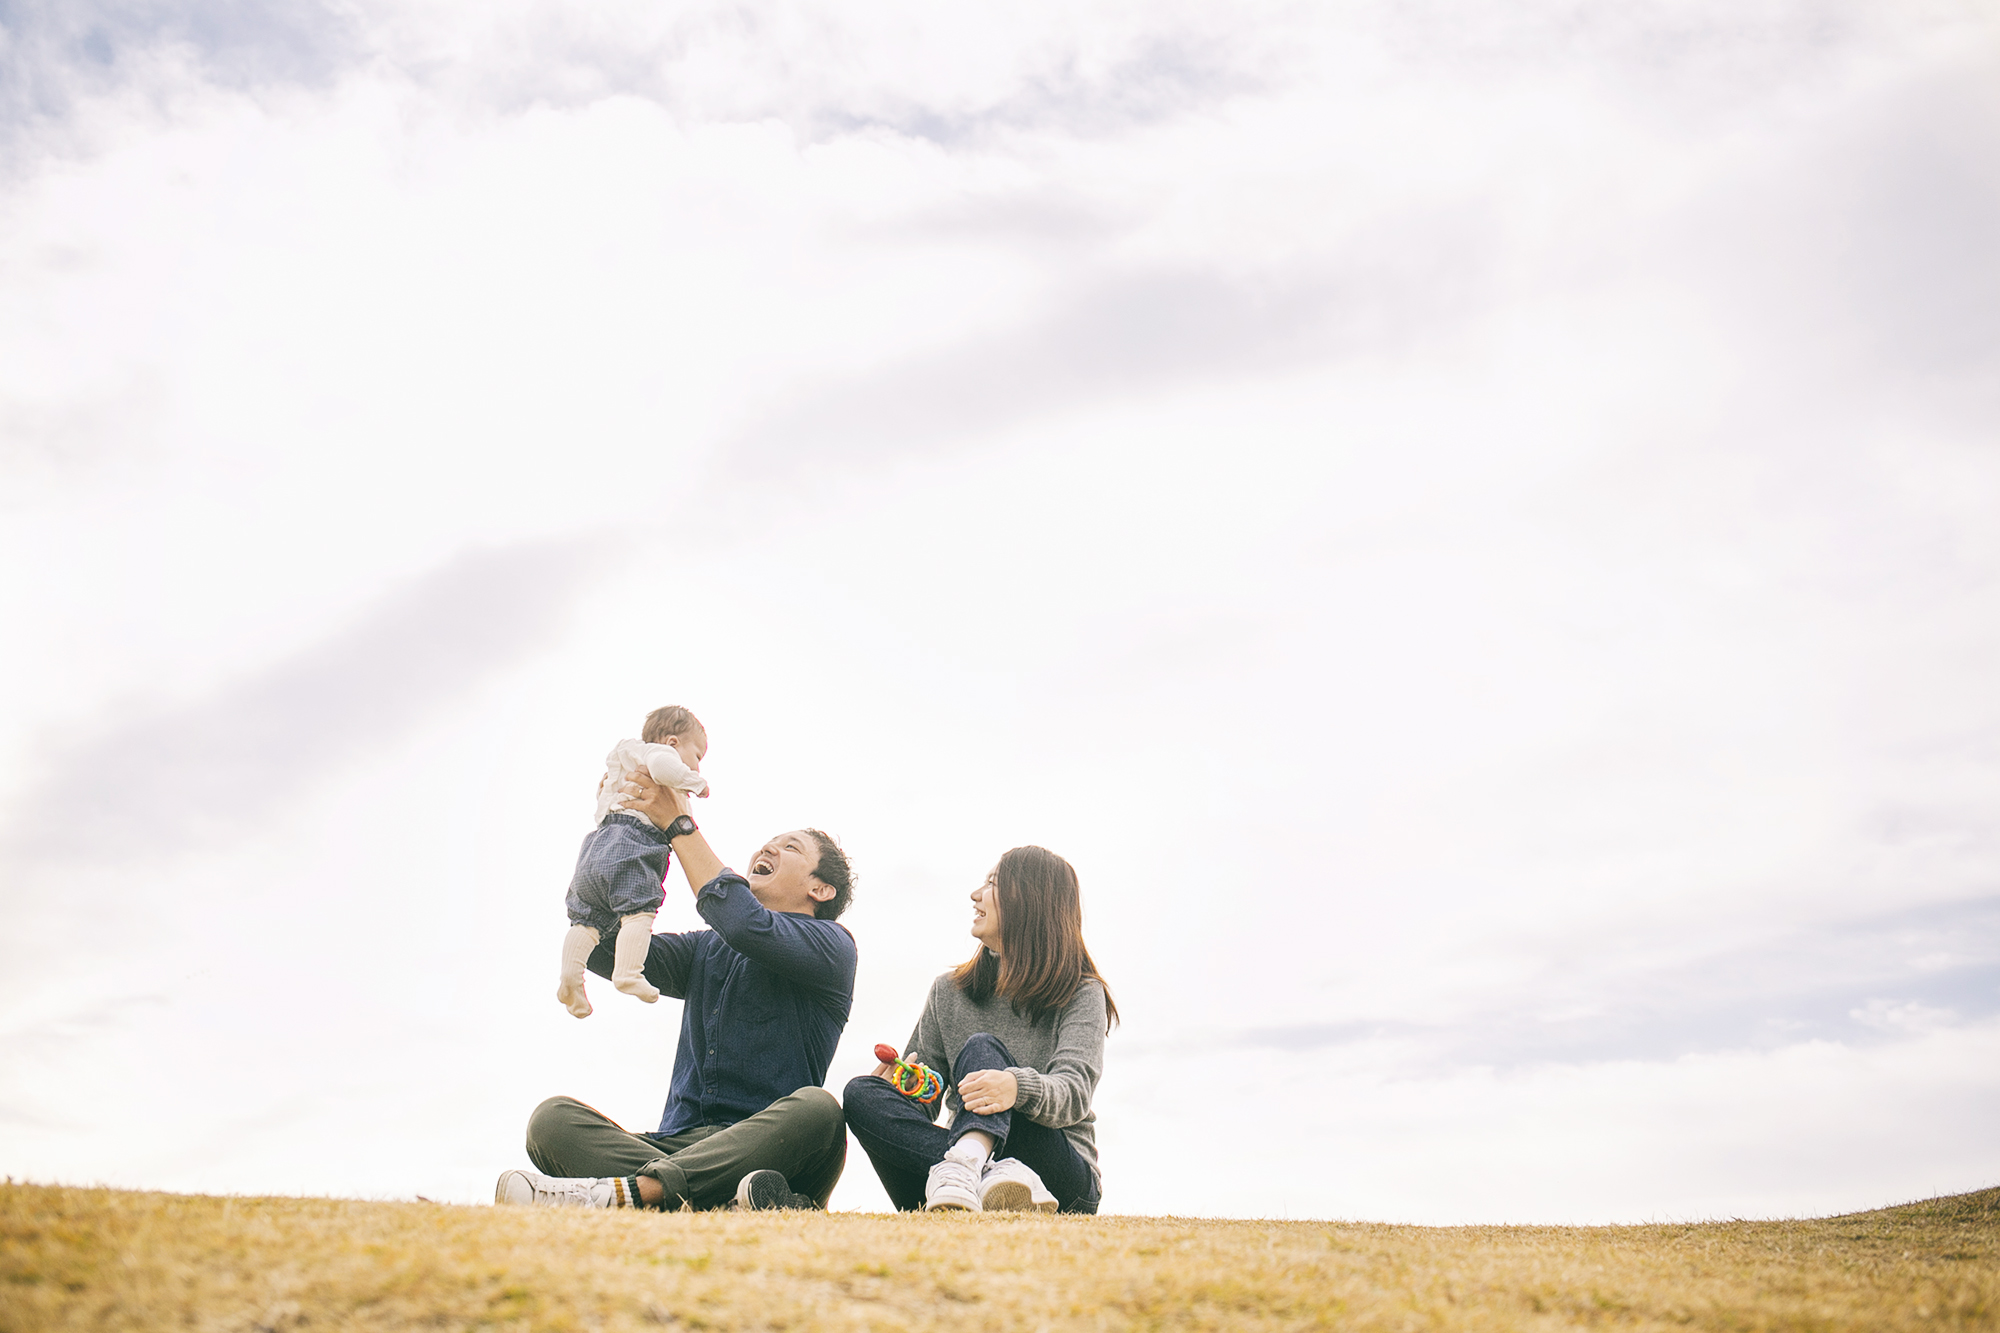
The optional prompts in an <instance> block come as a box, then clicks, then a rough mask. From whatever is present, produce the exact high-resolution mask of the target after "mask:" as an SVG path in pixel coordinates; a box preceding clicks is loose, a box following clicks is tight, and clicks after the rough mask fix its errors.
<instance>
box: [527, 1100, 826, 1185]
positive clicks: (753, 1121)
mask: <svg viewBox="0 0 2000 1333" xmlns="http://www.w3.org/2000/svg"><path fill="white" fill-rule="evenodd" d="M528 1160H529V1161H531V1162H533V1163H534V1164H535V1169H536V1170H537V1171H540V1172H542V1173H543V1174H545V1175H551V1176H651V1177H652V1178H653V1179H655V1180H657V1181H659V1182H660V1185H661V1187H662V1188H663V1189H665V1191H666V1199H665V1201H664V1202H663V1203H662V1204H661V1207H663V1208H667V1209H681V1208H721V1207H723V1206H725V1205H727V1204H728V1203H729V1202H730V1200H732V1199H734V1198H735V1197H736V1186H737V1183H738V1182H739V1181H741V1180H742V1179H743V1177H745V1176H747V1175H749V1174H750V1173H751V1172H752V1171H763V1170H772V1171H782V1172H784V1175H785V1179H786V1180H787V1181H789V1182H790V1183H791V1187H792V1192H793V1193H794V1194H803V1195H805V1196H807V1197H808V1198H810V1199H813V1200H814V1201H816V1202H817V1203H818V1204H819V1206H820V1207H822V1208H824V1207H826V1201H827V1198H828V1197H829V1196H830V1195H832V1193H833V1187H834V1185H835V1183H837V1182H838V1181H839V1180H840V1172H841V1169H842V1168H843V1167H845V1166H846V1165H847V1125H846V1122H845V1121H843V1120H842V1119H841V1116H840V1103H839V1102H838V1101H836V1100H835V1099H834V1096H833V1094H832V1093H830V1092H828V1091H827V1090H826V1089H825V1088H800V1089H799V1090H798V1091H797V1092H795V1093H793V1094H791V1095H790V1096H789V1097H780V1098H779V1099H778V1100H777V1101H775V1102H772V1103H771V1104H770V1105H769V1106H767V1107H765V1108H764V1109H763V1110H761V1111H759V1112H758V1113H757V1114H756V1115H753V1116H751V1117H750V1118H749V1119H748V1120H739V1121H737V1122H736V1123H735V1124H733V1125H697V1126H695V1127H694V1128H693V1129H690V1130H687V1131H685V1132H684V1133H680V1134H633V1133H630V1132H628V1131H626V1130H624V1129H621V1128H619V1127H618V1125H617V1124H616V1123H614V1122H613V1121H612V1120H611V1118H610V1117H609V1116H607V1115H605V1114H604V1113H603V1112H602V1111H599V1110H597V1109H596V1108H595V1107H590V1106H585V1105H584V1104H583V1103H582V1102H580V1101H577V1100H576V1099H575V1098H574V1097H551V1098H549V1099H548V1100H547V1101H545V1102H543V1103H542V1104H541V1105H540V1106H537V1107H536V1108H535V1113H534V1114H533V1115H531V1116H529V1117H528Z"/></svg>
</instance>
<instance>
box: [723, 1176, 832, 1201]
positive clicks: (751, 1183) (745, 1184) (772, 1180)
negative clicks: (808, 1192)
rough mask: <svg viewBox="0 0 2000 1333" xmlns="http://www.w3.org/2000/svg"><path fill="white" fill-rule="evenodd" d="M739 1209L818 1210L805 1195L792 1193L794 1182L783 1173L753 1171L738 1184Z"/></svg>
mask: <svg viewBox="0 0 2000 1333" xmlns="http://www.w3.org/2000/svg"><path fill="white" fill-rule="evenodd" d="M736 1206H737V1207H738V1208H817V1207H818V1206H819V1205H818V1204H816V1203H814V1202H813V1201H812V1200H811V1199H809V1198H807V1197H806V1196H805V1195H803V1194H794V1193H792V1182H791V1181H789V1180H786V1179H785V1173H784V1172H782V1171H752V1172H751V1173H750V1174H749V1175H747V1176H745V1177H743V1179H741V1180H739V1181H737V1182H736Z"/></svg>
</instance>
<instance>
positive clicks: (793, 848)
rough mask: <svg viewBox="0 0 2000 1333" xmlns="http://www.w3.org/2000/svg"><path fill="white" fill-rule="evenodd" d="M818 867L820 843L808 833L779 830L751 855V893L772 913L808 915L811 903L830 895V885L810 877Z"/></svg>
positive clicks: (831, 890) (831, 888) (825, 898)
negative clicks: (778, 832) (779, 831)
mask: <svg viewBox="0 0 2000 1333" xmlns="http://www.w3.org/2000/svg"><path fill="white" fill-rule="evenodd" d="M818 869H819V843H818V842H817V841H815V840H814V838H813V836H812V835H811V834H810V833H806V832H804V831H803V830H794V831H793V832H791V833H780V834H779V835H778V836H777V837H775V838H773V839H771V840H770V841H769V842H767V843H765V844H764V845H763V846H762V847H760V848H758V849H757V854H756V855H755V856H753V857H751V858H750V874H749V875H748V877H747V878H748V879H749V880H750V892H751V893H753V894H755V895H756V896H757V901H758V902H760V903H762V904H764V906H766V907H768V908H770V909H771V910H772V911H773V912H798V913H801V914H803V915H805V916H811V915H812V911H813V904H814V903H820V902H825V901H826V900H827V899H829V898H831V897H833V892H834V890H833V885H831V884H823V883H821V882H820V881H819V880H817V879H814V878H813V872H814V871H815V870H818Z"/></svg>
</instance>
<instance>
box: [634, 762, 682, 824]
mask: <svg viewBox="0 0 2000 1333" xmlns="http://www.w3.org/2000/svg"><path fill="white" fill-rule="evenodd" d="M619 791H620V792H621V793H623V799H624V802H625V808H626V809H627V810H630V811H631V812H632V813H634V814H638V815H644V816H645V817H646V818H648V819H650V820H652V821H653V822H654V823H655V824H658V825H659V826H660V827H661V828H665V827H666V826H667V825H669V824H671V823H673V822H674V821H675V820H676V819H679V818H680V817H681V816H682V815H684V814H686V813H687V812H688V808H687V797H686V795H685V794H683V793H682V792H679V791H676V790H675V789H674V788H672V787H662V786H661V785H660V784H659V783H657V782H655V781H653V775H652V774H650V773H647V772H645V771H644V770H643V769H642V770H639V771H637V772H634V773H632V774H630V775H629V776H628V777H626V779H625V785H624V786H622V787H620V788H619Z"/></svg>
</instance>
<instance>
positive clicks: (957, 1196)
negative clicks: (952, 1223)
mask: <svg viewBox="0 0 2000 1333" xmlns="http://www.w3.org/2000/svg"><path fill="white" fill-rule="evenodd" d="M924 1208H925V1209H926V1210H927V1211H932V1212H942V1211H946V1210H951V1211H961V1210H962V1211H964V1212H968V1213H976V1212H978V1211H979V1168H978V1167H976V1166H974V1165H973V1164H972V1163H970V1162H968V1161H966V1160H965V1159H964V1158H962V1157H951V1156H947V1157H946V1158H945V1159H944V1160H943V1161H942V1162H939V1163H938V1164H937V1165H936V1166H934V1167H932V1168H931V1174H930V1179H929V1180H927V1181H926V1182H925V1183H924Z"/></svg>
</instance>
